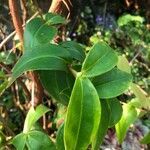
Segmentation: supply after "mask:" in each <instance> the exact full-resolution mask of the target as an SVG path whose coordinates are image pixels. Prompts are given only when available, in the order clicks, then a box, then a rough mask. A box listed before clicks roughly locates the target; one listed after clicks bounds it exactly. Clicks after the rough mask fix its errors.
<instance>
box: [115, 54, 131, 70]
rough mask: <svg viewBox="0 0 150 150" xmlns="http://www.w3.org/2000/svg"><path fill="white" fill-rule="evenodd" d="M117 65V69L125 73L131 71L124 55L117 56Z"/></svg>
mask: <svg viewBox="0 0 150 150" xmlns="http://www.w3.org/2000/svg"><path fill="white" fill-rule="evenodd" d="M117 67H118V69H119V70H122V71H125V72H127V73H131V67H130V64H129V62H128V60H127V58H126V57H125V56H124V55H123V56H119V57H118V64H117Z"/></svg>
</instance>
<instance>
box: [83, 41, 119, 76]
mask: <svg viewBox="0 0 150 150" xmlns="http://www.w3.org/2000/svg"><path fill="white" fill-rule="evenodd" d="M117 61H118V57H117V55H116V53H115V52H114V51H113V49H111V47H109V46H108V45H107V44H105V43H103V42H98V43H97V44H95V45H94V46H93V47H92V48H91V50H90V52H89V53H88V55H87V57H86V59H85V61H84V63H83V66H82V73H83V74H84V75H85V76H87V77H94V76H98V75H101V74H103V73H105V72H107V71H109V70H111V69H112V68H114V67H115V66H116V64H117Z"/></svg>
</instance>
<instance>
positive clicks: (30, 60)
mask: <svg viewBox="0 0 150 150" xmlns="http://www.w3.org/2000/svg"><path fill="white" fill-rule="evenodd" d="M40 58H41V59H42V58H57V59H60V60H62V61H64V62H66V61H65V60H64V59H62V58H60V57H57V56H47V55H45V56H39V57H36V58H32V59H29V60H28V61H26V62H25V63H23V64H22V65H21V66H20V67H18V68H17V69H16V70H15V68H14V69H13V72H14V70H15V72H18V70H20V68H22V67H24V66H25V65H26V64H28V63H30V62H32V61H34V60H37V59H40Z"/></svg>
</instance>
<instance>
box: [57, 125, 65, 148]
mask: <svg viewBox="0 0 150 150" xmlns="http://www.w3.org/2000/svg"><path fill="white" fill-rule="evenodd" d="M56 148H57V150H65V145H64V124H62V125H61V126H60V127H59V129H58V132H57V136H56Z"/></svg>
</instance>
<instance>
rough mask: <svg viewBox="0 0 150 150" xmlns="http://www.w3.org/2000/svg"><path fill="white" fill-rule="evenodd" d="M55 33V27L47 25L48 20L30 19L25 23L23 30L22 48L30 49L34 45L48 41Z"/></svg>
mask: <svg viewBox="0 0 150 150" xmlns="http://www.w3.org/2000/svg"><path fill="white" fill-rule="evenodd" d="M56 33H57V29H56V28H55V27H52V26H49V25H48V22H46V21H44V20H43V19H41V18H35V19H32V20H31V21H30V22H29V23H27V25H26V27H25V31H24V49H25V51H28V50H32V48H33V47H35V46H40V45H43V44H46V43H49V42H50V41H51V40H52V39H53V38H54V36H55V35H56Z"/></svg>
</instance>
